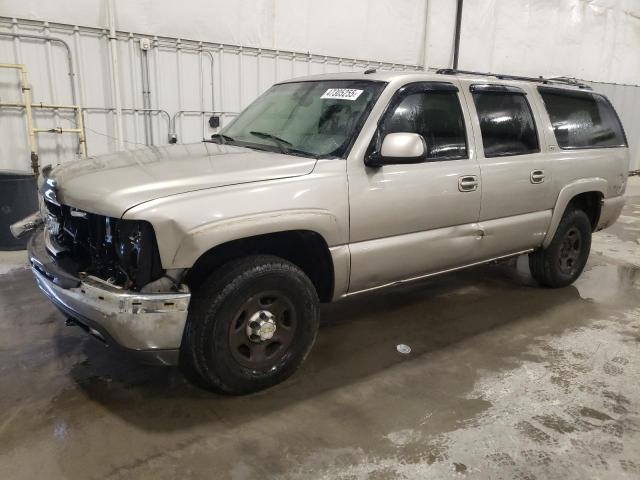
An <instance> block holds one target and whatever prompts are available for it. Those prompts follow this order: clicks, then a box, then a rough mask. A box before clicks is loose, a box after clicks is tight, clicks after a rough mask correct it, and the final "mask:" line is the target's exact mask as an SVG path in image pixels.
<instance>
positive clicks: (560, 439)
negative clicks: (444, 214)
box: [0, 181, 640, 480]
mask: <svg viewBox="0 0 640 480" xmlns="http://www.w3.org/2000/svg"><path fill="white" fill-rule="evenodd" d="M629 195H630V198H629V201H628V204H627V207H626V208H625V211H624V214H623V217H622V218H621V220H620V222H619V223H618V224H616V225H615V226H614V227H612V228H611V229H609V230H607V231H605V232H601V233H598V234H597V235H596V236H595V237H594V244H593V251H592V255H591V257H590V260H589V264H588V267H587V270H586V271H585V272H584V274H583V276H582V277H581V278H580V279H579V281H578V282H576V284H575V286H571V287H568V288H564V289H561V290H545V289H540V288H537V287H536V286H535V285H534V284H533V283H532V281H531V279H530V277H529V276H528V273H527V268H526V262H525V261H524V260H525V259H520V260H519V261H518V262H517V268H514V267H516V265H515V263H516V262H511V264H502V265H494V266H485V267H480V268H475V269H472V270H468V271H465V272H460V273H455V274H450V275H446V276H443V277H440V278H434V279H431V280H430V281H428V282H422V283H420V284H415V285H412V286H409V287H404V288H398V289H392V290H388V291H386V292H384V293H383V292H378V293H376V294H374V295H369V296H366V297H365V296H362V297H360V298H353V299H352V300H349V301H344V302H341V303H338V304H335V305H331V306H328V307H327V308H324V310H323V318H324V327H323V328H322V329H321V331H320V335H319V339H318V343H317V344H316V346H315V349H314V350H313V352H312V354H311V355H310V357H309V359H308V361H307V363H306V364H305V366H304V367H303V368H302V370H301V371H300V372H298V373H297V374H296V375H295V376H294V377H293V378H292V379H290V380H289V381H287V382H286V383H285V384H283V385H280V386H278V387H276V388H274V389H272V390H270V391H267V392H262V393H260V394H257V395H253V396H249V397H242V398H225V397H219V396H215V395H212V394H209V393H206V392H203V391H200V390H198V389H197V388H194V387H192V386H190V385H189V384H187V383H186V382H185V381H184V380H183V378H182V377H181V376H180V374H179V373H178V372H177V371H176V370H175V369H162V368H152V367H143V366H139V365H135V364H132V363H130V362H128V361H125V360H123V359H121V358H118V357H116V356H113V355H111V354H110V353H109V351H107V350H106V349H105V348H104V347H102V346H101V345H99V344H98V343H97V342H95V341H94V340H92V339H90V338H87V337H85V336H84V334H82V333H81V332H80V331H78V330H77V329H74V328H67V327H65V326H64V321H63V318H62V316H61V315H60V314H59V313H57V312H56V311H55V310H54V308H53V307H52V306H51V305H50V304H49V303H48V302H47V301H46V300H45V299H44V297H43V296H42V295H40V294H39V293H38V292H37V290H36V287H35V285H34V282H33V280H32V278H31V275H30V273H29V272H28V271H27V270H25V269H24V267H23V266H21V265H22V261H23V258H24V257H21V256H20V255H21V254H20V253H18V254H13V255H6V256H4V257H2V259H3V260H4V265H5V268H4V269H3V270H0V310H1V312H0V478H1V479H12V480H18V479H23V478H24V479H31V478H48V479H56V478H109V479H120V478H150V479H154V480H160V479H174V478H182V479H191V478H208V479H210V478H215V479H225V478H231V479H244V478H260V479H263V478H285V479H306V478H326V479H335V478H339V479H360V478H367V479H386V478H411V479H413V478H415V479H418V478H419V479H424V478H442V477H452V476H460V477H462V476H467V477H469V478H505V479H511V478H520V479H533V478H563V479H567V478H615V479H622V478H639V477H640V362H639V360H640V295H639V293H640V241H639V238H640V183H639V182H637V181H634V182H632V185H630V188H629ZM12 262H13V263H12ZM7 265H13V266H14V268H8V267H6V266H7ZM399 343H405V344H408V345H409V346H410V347H411V349H412V352H411V354H410V355H408V356H402V355H400V354H398V353H397V351H396V345H397V344H399Z"/></svg>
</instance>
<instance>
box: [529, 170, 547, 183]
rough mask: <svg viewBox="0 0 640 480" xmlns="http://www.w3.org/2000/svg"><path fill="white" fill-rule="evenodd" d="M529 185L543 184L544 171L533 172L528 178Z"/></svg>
mask: <svg viewBox="0 0 640 480" xmlns="http://www.w3.org/2000/svg"><path fill="white" fill-rule="evenodd" d="M529 179H530V180H531V183H542V182H544V170H534V171H533V172H531V176H530V177H529Z"/></svg>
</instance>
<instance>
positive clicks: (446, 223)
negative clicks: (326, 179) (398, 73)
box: [347, 82, 482, 293]
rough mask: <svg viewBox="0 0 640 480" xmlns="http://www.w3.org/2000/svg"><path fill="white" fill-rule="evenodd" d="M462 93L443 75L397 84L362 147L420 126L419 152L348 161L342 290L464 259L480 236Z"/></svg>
mask: <svg viewBox="0 0 640 480" xmlns="http://www.w3.org/2000/svg"><path fill="white" fill-rule="evenodd" d="M463 105H464V98H463V97H462V96H461V95H460V92H459V91H458V88H457V86H455V85H454V84H453V83H448V82H417V83H411V84H407V85H404V86H403V87H401V88H399V89H398V90H397V91H396V93H395V94H394V96H393V97H392V99H391V102H390V103H389V106H388V108H387V110H386V111H385V113H383V114H382V116H381V119H380V121H379V122H378V128H377V131H376V133H375V134H374V136H373V140H372V141H371V145H370V147H369V149H368V150H367V153H366V154H365V156H366V155H367V154H370V153H371V152H372V151H373V150H375V149H376V148H379V145H380V143H381V142H382V141H383V139H384V136H385V135H386V134H388V133H394V132H411V133H419V134H420V135H422V136H423V138H424V139H425V141H426V144H427V155H426V157H427V158H426V160H425V161H424V162H422V163H416V164H397V165H393V164H387V165H383V166H381V167H377V168H373V167H367V166H366V165H365V158H363V157H362V156H361V157H360V158H350V159H349V163H348V167H347V169H348V177H349V203H350V251H351V278H350V285H349V293H353V292H357V291H362V290H367V289H371V288H376V287H379V286H383V285H386V284H390V283H394V282H397V281H401V280H407V279H412V278H416V277H421V276H425V275H428V274H431V273H436V272H439V271H443V270H447V269H451V268H455V267H459V266H464V265H466V264H467V263H468V262H469V261H470V259H471V258H472V257H473V250H474V248H476V245H477V243H478V241H479V239H480V238H481V237H480V236H479V228H478V225H477V221H478V218H479V213H480V196H481V189H482V185H481V181H480V180H481V179H480V168H479V166H478V163H477V161H476V155H475V148H474V140H473V134H472V130H471V127H470V125H471V122H470V118H469V115H468V113H467V111H466V109H465V108H463V107H462V106H463Z"/></svg>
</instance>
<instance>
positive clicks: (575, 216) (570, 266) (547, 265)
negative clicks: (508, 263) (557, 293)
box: [529, 209, 591, 288]
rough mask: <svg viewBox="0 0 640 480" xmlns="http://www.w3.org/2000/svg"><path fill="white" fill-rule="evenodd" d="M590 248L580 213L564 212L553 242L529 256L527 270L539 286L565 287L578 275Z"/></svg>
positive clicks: (588, 233)
mask: <svg viewBox="0 0 640 480" xmlns="http://www.w3.org/2000/svg"><path fill="white" fill-rule="evenodd" d="M590 249H591V222H590V221H589V217H588V216H587V214H586V213H585V212H584V211H582V210H573V209H572V210H568V211H567V212H565V214H564V215H563V217H562V220H560V224H559V225H558V229H557V230H556V233H555V235H554V236H553V240H552V241H551V243H550V244H549V246H548V247H547V248H545V249H540V250H536V251H535V252H533V253H531V254H529V269H530V270H531V275H532V276H533V278H534V279H535V280H536V281H537V282H538V283H539V284H540V285H542V286H545V287H550V288H558V287H565V286H567V285H570V284H572V283H573V282H574V281H575V280H576V279H577V278H578V277H579V276H580V274H581V273H582V270H583V269H584V267H585V265H586V264H587V259H588V258H589V251H590Z"/></svg>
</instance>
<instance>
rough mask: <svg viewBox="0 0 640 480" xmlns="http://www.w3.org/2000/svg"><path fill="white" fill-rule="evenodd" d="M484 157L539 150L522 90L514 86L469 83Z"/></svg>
mask: <svg viewBox="0 0 640 480" xmlns="http://www.w3.org/2000/svg"><path fill="white" fill-rule="evenodd" d="M472 95H473V102H474V104H475V106H476V111H477V112H478V119H479V120H480V131H481V133H482V144H483V146H484V156H485V157H501V156H505V155H524V154H527V153H534V152H539V151H540V145H539V143H538V133H537V131H536V125H535V122H534V120H533V114H532V113H531V108H530V107H529V103H528V102H527V98H526V96H525V94H524V92H522V93H520V92H518V90H516V89H515V88H513V89H511V88H507V87H502V89H501V87H500V86H495V87H494V86H493V85H492V86H488V87H487V88H486V89H481V88H476V89H474V88H473V86H472Z"/></svg>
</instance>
